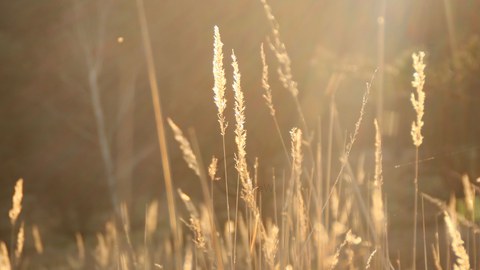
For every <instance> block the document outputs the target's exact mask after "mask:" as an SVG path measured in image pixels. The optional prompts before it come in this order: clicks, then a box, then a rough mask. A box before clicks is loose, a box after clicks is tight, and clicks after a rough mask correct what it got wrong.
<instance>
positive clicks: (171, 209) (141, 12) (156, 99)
mask: <svg viewBox="0 0 480 270" xmlns="http://www.w3.org/2000/svg"><path fill="white" fill-rule="evenodd" d="M137 10H138V17H139V20H140V30H141V34H142V43H143V47H144V53H145V61H146V63H147V72H148V80H149V83H150V91H151V95H152V103H153V109H154V114H155V125H156V128H157V138H158V142H159V146H160V153H161V157H162V158H161V159H162V169H163V176H164V181H165V189H166V195H167V205H168V215H169V222H170V230H171V232H172V234H173V239H174V241H173V246H174V256H175V267H176V268H177V269H180V266H181V265H182V263H181V262H182V256H181V248H180V236H179V234H178V228H177V215H176V212H175V199H174V191H173V184H172V174H171V171H170V161H169V156H168V148H167V140H166V135H165V127H164V123H163V116H162V109H161V103H160V93H159V92H160V91H159V89H158V81H157V77H156V70H155V64H154V62H153V59H154V58H153V50H152V45H151V41H150V34H149V32H148V25H147V17H146V14H145V7H144V3H143V0H137Z"/></svg>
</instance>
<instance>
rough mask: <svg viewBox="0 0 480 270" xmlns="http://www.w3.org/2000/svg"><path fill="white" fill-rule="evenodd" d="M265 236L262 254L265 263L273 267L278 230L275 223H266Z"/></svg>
mask: <svg viewBox="0 0 480 270" xmlns="http://www.w3.org/2000/svg"><path fill="white" fill-rule="evenodd" d="M267 224H268V226H267V236H266V237H265V243H264V244H263V254H264V256H265V260H266V261H267V264H268V265H269V266H270V267H271V268H272V269H275V256H276V255H277V250H278V232H279V229H278V227H277V225H275V224H272V223H267Z"/></svg>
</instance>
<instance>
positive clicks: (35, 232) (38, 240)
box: [32, 225, 43, 254]
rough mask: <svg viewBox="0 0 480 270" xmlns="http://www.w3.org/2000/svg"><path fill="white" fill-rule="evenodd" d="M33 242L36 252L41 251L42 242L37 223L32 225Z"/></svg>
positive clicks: (39, 252) (40, 252)
mask: <svg viewBox="0 0 480 270" xmlns="http://www.w3.org/2000/svg"><path fill="white" fill-rule="evenodd" d="M32 236H33V243H34V245H35V250H36V251H37V253H38V254H42V253H43V242H42V237H41V235H40V230H39V229H38V226H37V225H33V226H32Z"/></svg>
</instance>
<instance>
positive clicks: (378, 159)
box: [371, 119, 385, 241]
mask: <svg viewBox="0 0 480 270" xmlns="http://www.w3.org/2000/svg"><path fill="white" fill-rule="evenodd" d="M374 124H375V180H374V182H373V191H372V210H371V211H372V217H373V221H374V226H375V231H376V232H377V236H378V241H381V240H380V239H381V236H382V235H383V229H384V228H385V224H384V223H385V215H384V209H383V200H382V185H383V176H382V135H381V132H380V128H379V126H378V122H377V119H375V120H374Z"/></svg>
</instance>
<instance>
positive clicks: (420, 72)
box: [410, 52, 425, 270]
mask: <svg viewBox="0 0 480 270" xmlns="http://www.w3.org/2000/svg"><path fill="white" fill-rule="evenodd" d="M424 57H425V53H424V52H419V53H418V54H416V53H414V54H412V59H413V68H414V69H415V73H414V74H413V81H412V86H413V87H415V90H416V94H417V95H416V96H415V94H413V93H412V95H411V97H410V101H411V103H412V106H413V108H414V110H415V112H416V119H415V121H414V122H413V123H412V129H411V132H410V133H411V135H412V140H413V145H414V146H415V178H414V181H413V184H414V186H415V199H414V206H413V207H414V210H413V212H414V217H413V270H415V269H416V258H417V257H416V256H417V219H418V163H419V160H418V150H419V148H420V146H421V145H422V142H423V135H422V127H423V124H424V123H423V114H424V111H425V92H424V91H423V86H424V85H425V73H424V69H425V64H424V63H423V58H424Z"/></svg>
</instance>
